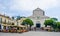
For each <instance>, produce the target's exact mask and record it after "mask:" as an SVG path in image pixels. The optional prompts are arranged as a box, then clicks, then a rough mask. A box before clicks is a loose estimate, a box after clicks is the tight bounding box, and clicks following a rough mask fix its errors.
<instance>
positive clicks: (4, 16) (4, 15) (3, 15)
mask: <svg viewBox="0 0 60 36" xmlns="http://www.w3.org/2000/svg"><path fill="white" fill-rule="evenodd" d="M0 16H2V17H5V18H8V19H11V18H10V17H9V16H5V15H2V14H0Z"/></svg>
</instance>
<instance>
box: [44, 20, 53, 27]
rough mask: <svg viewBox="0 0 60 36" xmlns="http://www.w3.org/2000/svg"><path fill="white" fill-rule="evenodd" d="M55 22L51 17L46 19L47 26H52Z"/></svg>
mask: <svg viewBox="0 0 60 36" xmlns="http://www.w3.org/2000/svg"><path fill="white" fill-rule="evenodd" d="M53 22H54V21H53V20H51V19H49V20H45V22H44V25H45V27H47V25H49V26H52V25H53Z"/></svg>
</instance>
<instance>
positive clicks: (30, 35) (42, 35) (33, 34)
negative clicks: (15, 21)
mask: <svg viewBox="0 0 60 36" xmlns="http://www.w3.org/2000/svg"><path fill="white" fill-rule="evenodd" d="M0 36H60V32H42V31H30V32H25V33H0Z"/></svg>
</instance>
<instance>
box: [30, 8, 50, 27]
mask: <svg viewBox="0 0 60 36" xmlns="http://www.w3.org/2000/svg"><path fill="white" fill-rule="evenodd" d="M29 18H30V19H31V20H32V21H33V23H34V26H33V27H44V21H45V20H46V19H49V17H48V16H45V12H44V11H43V10H42V9H40V8H37V9H35V10H33V15H32V16H29Z"/></svg>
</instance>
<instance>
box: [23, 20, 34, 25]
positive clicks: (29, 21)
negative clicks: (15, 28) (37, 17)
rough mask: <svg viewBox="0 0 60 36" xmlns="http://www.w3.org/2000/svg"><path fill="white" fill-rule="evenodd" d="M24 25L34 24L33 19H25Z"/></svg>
mask: <svg viewBox="0 0 60 36" xmlns="http://www.w3.org/2000/svg"><path fill="white" fill-rule="evenodd" d="M22 24H23V25H25V24H27V25H30V26H32V25H33V21H32V20H31V19H25V20H24V21H23V22H22Z"/></svg>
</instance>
